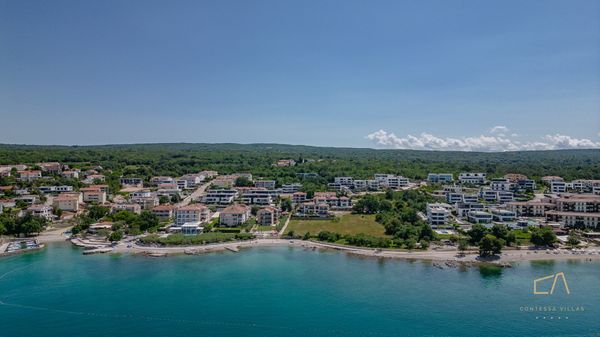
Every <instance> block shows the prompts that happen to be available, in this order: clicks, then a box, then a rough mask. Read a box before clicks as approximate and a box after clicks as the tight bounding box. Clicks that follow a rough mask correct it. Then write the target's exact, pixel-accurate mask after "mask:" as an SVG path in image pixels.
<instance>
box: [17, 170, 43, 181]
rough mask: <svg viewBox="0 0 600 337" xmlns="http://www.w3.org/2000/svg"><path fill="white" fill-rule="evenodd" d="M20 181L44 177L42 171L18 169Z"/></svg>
mask: <svg viewBox="0 0 600 337" xmlns="http://www.w3.org/2000/svg"><path fill="white" fill-rule="evenodd" d="M17 173H18V175H19V180H20V181H27V182H30V181H34V180H36V179H40V178H41V177H42V171H39V170H32V171H18V172H17Z"/></svg>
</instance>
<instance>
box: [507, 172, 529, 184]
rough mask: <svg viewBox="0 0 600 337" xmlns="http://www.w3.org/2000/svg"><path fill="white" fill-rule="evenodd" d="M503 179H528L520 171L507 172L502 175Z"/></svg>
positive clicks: (511, 180)
mask: <svg viewBox="0 0 600 337" xmlns="http://www.w3.org/2000/svg"><path fill="white" fill-rule="evenodd" d="M504 179H506V180H508V181H510V182H511V183H516V182H517V181H519V180H528V179H529V178H527V176H526V175H524V174H520V173H507V174H505V175H504Z"/></svg>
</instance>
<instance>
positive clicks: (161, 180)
mask: <svg viewBox="0 0 600 337" xmlns="http://www.w3.org/2000/svg"><path fill="white" fill-rule="evenodd" d="M150 183H152V184H154V185H161V184H176V182H175V179H174V178H172V177H166V176H156V177H152V178H150Z"/></svg>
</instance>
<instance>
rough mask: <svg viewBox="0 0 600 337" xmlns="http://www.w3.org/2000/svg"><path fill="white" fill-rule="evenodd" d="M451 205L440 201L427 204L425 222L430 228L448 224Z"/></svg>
mask: <svg viewBox="0 0 600 337" xmlns="http://www.w3.org/2000/svg"><path fill="white" fill-rule="evenodd" d="M451 210H452V206H450V205H448V204H442V203H430V204H427V222H428V223H429V224H430V225H431V227H432V228H436V227H438V226H445V225H447V224H448V219H449V217H450V214H451Z"/></svg>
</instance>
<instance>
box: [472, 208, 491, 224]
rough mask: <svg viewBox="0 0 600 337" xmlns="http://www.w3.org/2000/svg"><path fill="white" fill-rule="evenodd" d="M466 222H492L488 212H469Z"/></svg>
mask: <svg viewBox="0 0 600 337" xmlns="http://www.w3.org/2000/svg"><path fill="white" fill-rule="evenodd" d="M468 220H469V222H471V223H476V224H488V223H491V222H492V220H493V216H492V214H490V213H488V212H483V211H470V212H469V215H468Z"/></svg>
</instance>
